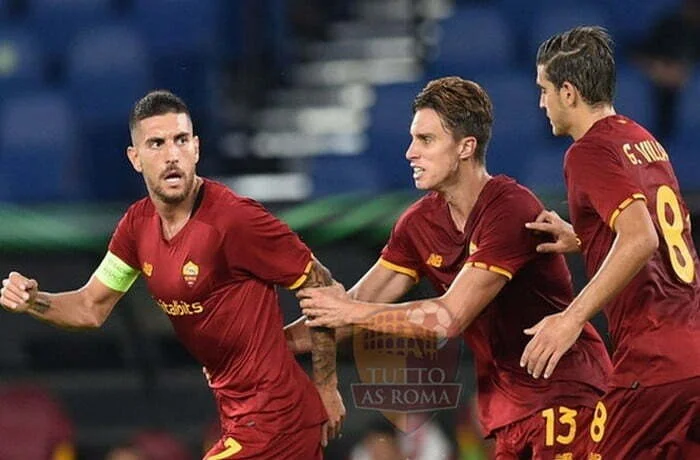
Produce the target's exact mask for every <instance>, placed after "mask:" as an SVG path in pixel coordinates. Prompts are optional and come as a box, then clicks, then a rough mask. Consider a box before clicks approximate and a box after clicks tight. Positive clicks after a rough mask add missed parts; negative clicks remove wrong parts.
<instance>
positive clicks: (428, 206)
mask: <svg viewBox="0 0 700 460" xmlns="http://www.w3.org/2000/svg"><path fill="white" fill-rule="evenodd" d="M443 205H444V200H443V199H442V197H440V195H439V194H438V193H436V192H430V193H428V194H426V195H424V196H423V197H422V198H420V199H418V200H417V201H415V202H413V203H412V204H411V205H410V206H409V207H408V208H406V210H405V211H404V212H402V213H401V216H399V218H398V220H397V221H396V225H395V228H396V229H402V230H403V229H406V228H410V227H412V226H414V225H415V224H416V223H417V222H420V221H423V220H425V219H430V216H431V215H432V214H433V213H434V212H436V211H437V210H439V209H440V207H441V206H443Z"/></svg>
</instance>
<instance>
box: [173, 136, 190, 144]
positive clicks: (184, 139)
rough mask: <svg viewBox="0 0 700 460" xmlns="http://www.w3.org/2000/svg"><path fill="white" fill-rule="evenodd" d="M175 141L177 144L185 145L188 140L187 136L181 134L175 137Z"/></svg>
mask: <svg viewBox="0 0 700 460" xmlns="http://www.w3.org/2000/svg"><path fill="white" fill-rule="evenodd" d="M175 142H176V143H177V145H185V144H187V143H188V142H189V138H188V137H187V136H181V137H178V138H177V139H175Z"/></svg>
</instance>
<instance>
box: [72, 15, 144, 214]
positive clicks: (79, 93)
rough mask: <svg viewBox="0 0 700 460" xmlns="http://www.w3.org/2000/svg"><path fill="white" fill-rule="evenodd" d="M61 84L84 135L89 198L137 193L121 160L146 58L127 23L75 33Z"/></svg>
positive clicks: (140, 92) (141, 88)
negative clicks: (67, 94)
mask: <svg viewBox="0 0 700 460" xmlns="http://www.w3.org/2000/svg"><path fill="white" fill-rule="evenodd" d="M68 59H69V61H68V69H67V84H68V88H69V90H70V95H71V98H72V102H73V104H74V106H75V108H76V110H77V114H78V116H79V119H80V122H81V124H82V125H83V126H84V128H85V134H86V144H87V145H86V146H87V148H86V150H85V154H86V155H85V156H86V164H87V170H88V177H89V178H90V180H91V181H92V183H91V189H92V191H93V193H94V195H95V198H97V199H102V200H116V199H128V198H127V197H129V198H130V197H133V196H134V194H140V193H141V189H142V187H141V186H140V185H139V182H140V178H139V177H138V175H137V174H135V173H133V171H132V170H131V166H130V165H129V162H128V161H127V159H126V155H125V149H126V147H127V146H128V145H129V131H128V117H129V113H130V111H131V108H132V106H133V104H134V103H135V102H136V101H137V100H138V99H139V98H141V97H142V96H143V95H144V94H146V93H147V92H148V91H149V90H150V89H152V65H151V63H152V59H151V58H150V56H149V54H148V50H147V49H146V47H145V45H144V43H143V41H142V40H141V36H140V35H139V34H138V33H137V32H136V31H135V30H134V29H132V28H131V27H128V26H125V25H120V24H112V25H106V26H101V27H96V28H94V29H92V30H85V31H83V32H81V33H80V34H79V35H78V37H77V38H76V41H75V42H74V46H73V47H72V48H71V50H70V51H69V57H68Z"/></svg>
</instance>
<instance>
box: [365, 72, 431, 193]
mask: <svg viewBox="0 0 700 460" xmlns="http://www.w3.org/2000/svg"><path fill="white" fill-rule="evenodd" d="M425 83H426V82H423V81H419V82H415V83H397V84H392V85H380V86H377V87H376V88H375V90H376V101H375V103H374V105H373V106H372V108H371V109H370V126H369V127H368V129H367V135H368V140H369V145H368V147H367V150H366V152H365V154H366V155H367V157H368V158H370V159H371V161H372V162H373V163H374V165H375V167H376V168H377V170H378V172H379V174H380V177H381V181H382V186H381V188H382V189H384V190H391V189H397V188H412V187H413V179H412V176H411V174H412V173H411V170H410V168H409V166H408V160H406V149H407V148H408V146H409V144H410V143H411V137H410V136H411V135H410V133H409V130H410V128H411V120H412V119H413V100H414V99H415V97H416V96H417V95H418V93H419V92H420V91H421V90H422V89H423V87H424V86H425Z"/></svg>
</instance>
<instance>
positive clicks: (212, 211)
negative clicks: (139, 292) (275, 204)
mask: <svg viewBox="0 0 700 460" xmlns="http://www.w3.org/2000/svg"><path fill="white" fill-rule="evenodd" d="M200 197H201V203H200V204H199V206H198V207H197V208H196V209H195V211H194V213H193V215H192V217H191V218H190V220H189V221H188V222H187V224H185V226H184V227H183V228H182V230H180V232H178V233H177V235H175V236H174V237H173V238H172V239H171V240H170V241H168V240H166V239H165V238H164V237H163V233H162V230H161V220H160V217H159V216H158V214H157V213H156V210H155V208H154V206H153V203H152V202H151V200H150V199H148V198H145V199H143V200H141V201H138V202H137V203H135V204H134V205H132V206H131V207H130V208H129V210H128V211H127V213H126V215H125V216H124V217H123V218H122V220H121V221H120V222H119V225H118V226H117V229H116V231H115V233H114V236H113V237H112V241H111V242H110V244H109V250H110V251H111V252H112V253H113V254H115V255H116V256H118V257H119V258H120V259H121V260H123V261H124V262H125V263H127V264H128V265H130V266H131V267H135V268H138V269H140V270H141V272H142V274H143V275H144V276H145V278H146V282H147V284H148V289H149V291H150V292H151V295H152V296H153V298H154V300H155V301H156V303H157V304H158V306H159V307H160V308H161V309H162V310H163V311H164V312H165V313H166V314H167V315H168V317H169V318H170V321H171V322H172V324H173V327H174V329H175V332H176V334H177V336H178V338H179V339H180V340H181V341H182V343H183V344H184V345H185V347H186V348H187V349H188V350H189V351H190V353H192V355H193V356H194V357H195V358H196V359H197V360H198V361H199V362H200V363H202V364H203V365H204V366H206V368H207V370H208V372H209V373H210V374H211V379H210V380H211V383H210V386H211V388H212V389H213V391H214V394H215V396H216V401H217V404H218V406H219V411H220V416H221V418H222V419H221V424H222V427H223V431H224V432H225V433H226V432H232V431H233V430H234V428H235V426H237V425H246V426H253V425H254V426H256V427H257V428H259V429H260V430H261V431H264V432H268V433H272V432H290V431H294V430H298V429H301V428H304V427H309V426H311V425H314V424H319V423H321V422H322V421H323V420H324V419H325V410H324V409H323V406H322V403H321V400H320V397H319V396H318V393H317V392H316V389H315V387H314V386H313V384H312V383H311V381H310V379H309V377H308V376H307V375H306V373H305V372H304V371H303V369H302V368H301V367H300V366H299V364H298V363H297V362H296V360H295V359H294V356H293V355H292V353H291V352H290V351H289V349H288V348H287V343H286V340H285V337H284V333H283V329H282V328H283V316H282V312H281V310H280V307H279V303H278V297H277V293H276V291H275V285H278V284H279V285H283V286H288V287H289V286H293V285H295V284H298V283H299V282H300V280H302V279H303V277H304V273H305V271H306V270H307V269H308V268H309V267H310V263H311V253H310V251H309V249H308V248H307V247H306V246H305V245H304V244H303V243H302V242H301V240H299V238H298V237H297V236H296V235H295V234H294V233H293V232H292V231H291V230H290V229H289V228H288V227H287V226H286V225H285V224H283V223H282V222H280V221H279V220H277V219H276V218H275V217H273V216H272V215H271V214H269V213H268V212H267V211H266V210H265V209H264V208H263V207H262V206H260V205H259V204H258V203H256V202H255V201H253V200H250V199H247V198H243V197H240V196H238V195H236V194H235V193H233V192H231V191H230V190H229V189H227V188H226V187H224V186H223V185H221V184H219V183H217V182H213V181H210V180H204V183H203V184H202V188H201V190H200Z"/></svg>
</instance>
